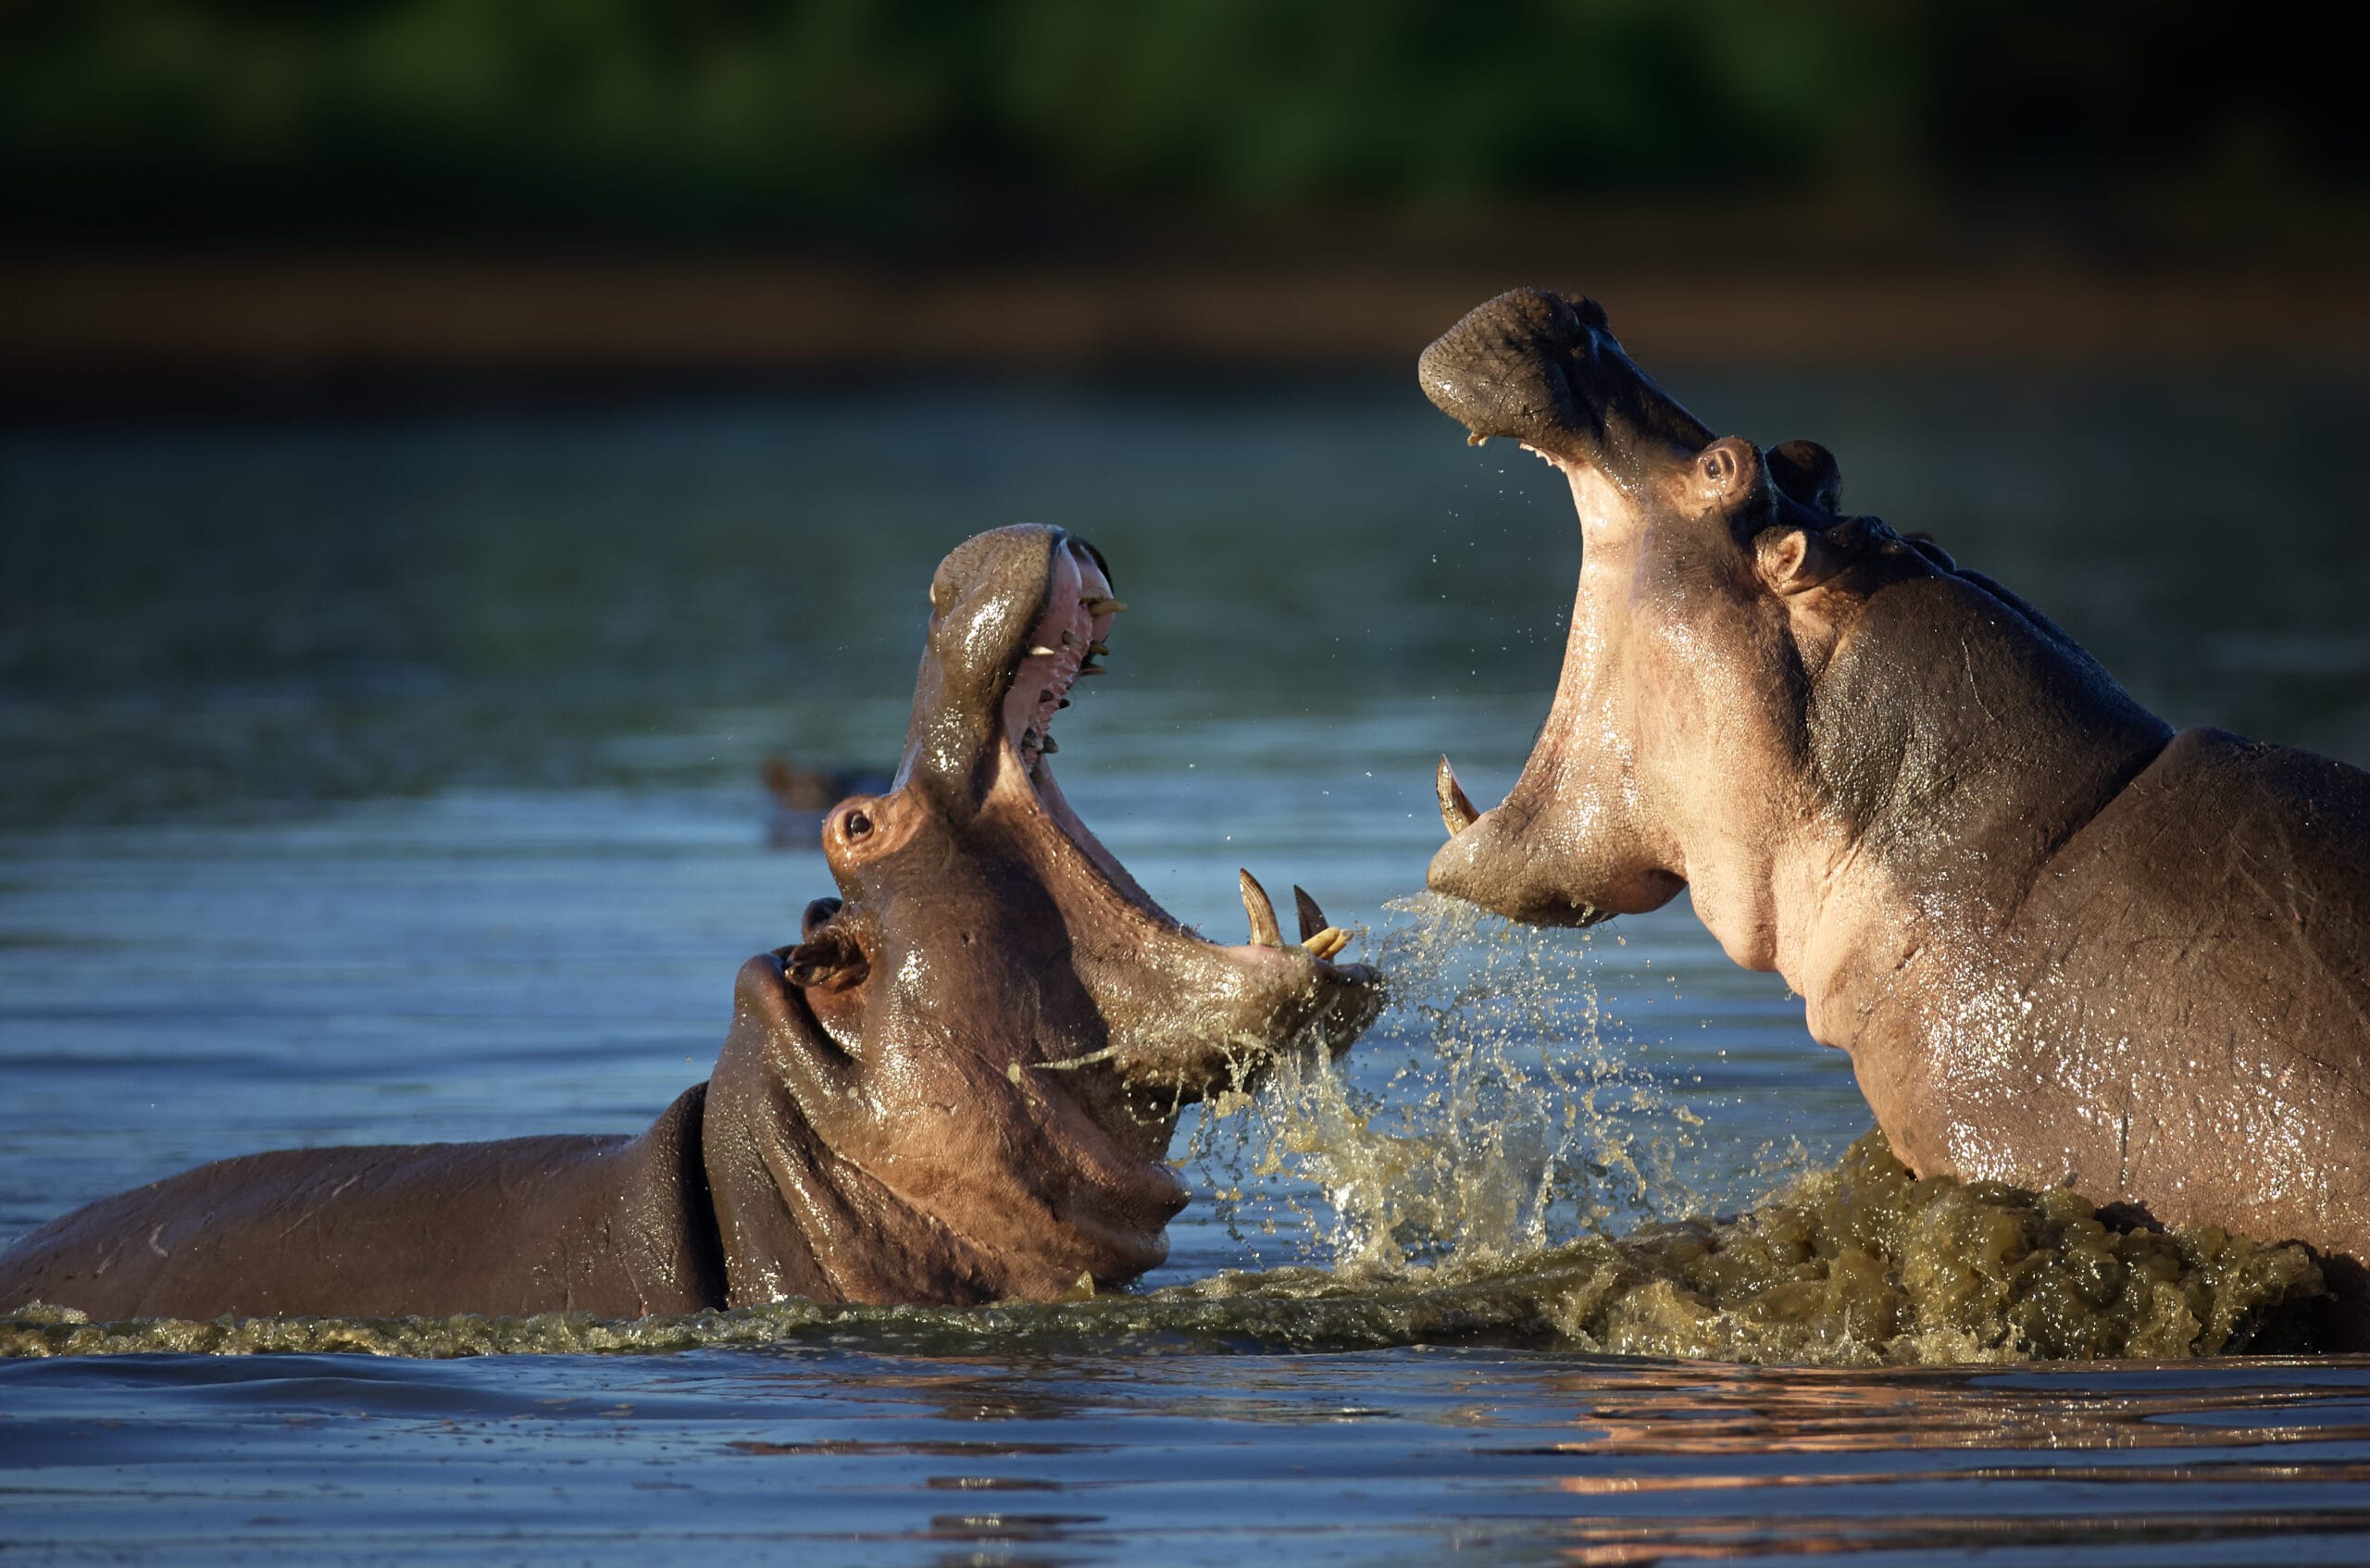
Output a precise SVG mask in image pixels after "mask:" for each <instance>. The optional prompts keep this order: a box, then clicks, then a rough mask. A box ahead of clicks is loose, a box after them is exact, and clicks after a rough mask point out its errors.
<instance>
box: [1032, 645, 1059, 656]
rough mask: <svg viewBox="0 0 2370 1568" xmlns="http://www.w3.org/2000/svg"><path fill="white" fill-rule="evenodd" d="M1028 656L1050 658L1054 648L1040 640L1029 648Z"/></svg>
mask: <svg viewBox="0 0 2370 1568" xmlns="http://www.w3.org/2000/svg"><path fill="white" fill-rule="evenodd" d="M1053 656H1054V650H1053V649H1051V648H1048V647H1046V646H1045V645H1044V644H1043V643H1042V642H1040V643H1039V644H1037V646H1035V647H1033V648H1031V649H1029V657H1030V658H1032V659H1050V658H1052V657H1053Z"/></svg>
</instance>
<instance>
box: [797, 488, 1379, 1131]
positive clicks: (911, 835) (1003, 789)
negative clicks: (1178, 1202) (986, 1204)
mask: <svg viewBox="0 0 2370 1568" xmlns="http://www.w3.org/2000/svg"><path fill="white" fill-rule="evenodd" d="M931 604H932V607H933V610H934V612H935V614H934V615H933V616H932V619H931V628H930V639H929V651H928V653H926V654H925V656H924V659H923V662H922V668H921V672H920V678H919V680H918V682H917V691H916V695H915V706H914V715H913V722H912V725H911V728H910V729H909V731H908V737H907V743H906V750H905V756H904V762H903V765H901V767H900V769H899V772H898V777H897V780H896V782H895V784H894V786H893V787H892V790H890V791H889V792H888V793H887V794H884V795H881V796H877V797H857V798H854V799H851V800H848V801H844V802H842V803H840V804H839V805H838V806H836V807H834V808H833V809H832V810H831V812H830V813H829V814H828V815H826V817H825V820H824V825H823V840H824V845H825V852H826V855H827V857H829V858H830V860H831V862H832V868H833V871H834V874H835V875H836V876H837V877H838V878H839V880H840V882H841V884H842V898H840V899H837V900H818V901H817V902H816V903H815V904H814V905H811V906H810V907H809V909H808V912H807V918H806V922H805V930H804V932H803V933H802V937H801V940H800V941H799V942H798V943H797V944H795V945H794V946H792V947H791V948H787V949H784V950H782V951H781V952H780V959H781V962H782V965H783V972H784V978H785V980H786V981H788V982H789V983H790V984H791V985H792V987H793V988H796V989H799V990H801V991H803V992H805V995H804V996H803V997H801V999H800V1001H801V1002H802V1003H803V1004H804V1005H805V1006H806V1007H807V1008H809V1009H810V1010H811V1011H812V1012H813V1014H815V1016H816V1017H817V1020H818V1021H819V1022H820V1023H821V1025H822V1026H823V1027H825V1028H826V1029H827V1030H829V1033H830V1034H831V1035H832V1037H833V1038H834V1039H836V1040H838V1041H839V1042H840V1043H841V1044H842V1046H843V1047H848V1048H850V1049H854V1048H855V1047H856V1045H857V1043H858V1041H859V1040H860V1039H861V1037H862V1035H863V1032H864V1019H865V1017H866V1015H867V1014H868V1013H869V1011H870V1008H869V1006H868V1005H865V1004H866V1003H868V1002H870V1000H871V999H869V998H866V997H863V996H862V995H860V994H859V988H860V986H861V983H862V982H863V981H864V980H865V979H866V978H867V977H868V976H870V975H871V974H872V973H873V972H874V970H875V969H876V968H877V966H878V965H879V962H880V959H881V957H882V951H883V949H884V948H886V947H893V946H895V945H897V944H896V937H897V935H898V934H899V933H901V932H903V931H904V930H905V929H907V928H909V927H917V928H918V929H920V930H923V931H929V930H937V931H941V932H943V931H945V930H946V929H947V928H948V927H950V926H960V927H964V928H963V929H961V930H960V931H959V932H956V933H954V940H955V943H956V945H958V946H966V947H976V946H978V945H979V942H980V941H981V940H983V939H984V940H988V941H989V942H990V944H991V947H992V950H993V951H999V952H1004V953H1007V954H1011V953H1015V952H1018V951H1021V950H1027V951H1029V952H1032V953H1035V952H1039V951H1040V950H1041V949H1046V947H1047V943H1048V942H1049V940H1050V941H1054V942H1056V943H1057V945H1058V948H1059V949H1060V950H1061V951H1052V950H1047V951H1045V952H1044V962H1045V963H1046V964H1050V965H1052V966H1054V967H1055V968H1058V967H1062V966H1067V967H1069V968H1071V969H1072V970H1074V971H1075V973H1076V975H1077V977H1078V978H1079V980H1080V981H1082V982H1083V987H1084V989H1085V991H1086V992H1087V993H1088V994H1087V996H1086V997H1085V998H1083V999H1080V1000H1083V1001H1085V1002H1089V1003H1091V1006H1089V1007H1088V1008H1087V1009H1085V1011H1086V1012H1087V1013H1089V1014H1091V1016H1092V1027H1088V1026H1087V1025H1086V1023H1085V1022H1084V1020H1082V1019H1080V1020H1074V1021H1073V1027H1070V1028H1066V1029H1064V1030H1062V1031H1061V1032H1062V1033H1063V1034H1064V1035H1066V1036H1067V1037H1069V1039H1068V1043H1070V1044H1076V1043H1079V1039H1078V1037H1079V1036H1080V1035H1085V1036H1092V1037H1099V1039H1098V1042H1097V1043H1095V1044H1094V1045H1093V1046H1092V1048H1091V1050H1090V1051H1087V1052H1077V1051H1070V1052H1066V1053H1065V1054H1063V1055H1061V1056H1058V1057H1054V1058H1048V1059H1046V1060H1043V1061H1040V1062H1037V1063H1034V1064H1030V1063H1028V1062H1025V1061H1024V1062H1019V1063H1017V1064H1011V1065H1017V1066H1019V1067H1021V1068H1023V1069H1026V1068H1029V1067H1030V1066H1036V1067H1045V1068H1053V1069H1055V1070H1070V1069H1072V1068H1074V1067H1075V1066H1078V1065H1081V1064H1086V1063H1085V1062H1082V1061H1081V1058H1085V1059H1090V1060H1091V1061H1093V1062H1109V1063H1112V1064H1116V1070H1117V1071H1118V1073H1119V1076H1120V1077H1121V1078H1122V1079H1123V1080H1125V1081H1126V1082H1127V1083H1128V1084H1129V1085H1130V1086H1132V1087H1138V1088H1157V1089H1161V1090H1163V1091H1165V1093H1166V1096H1167V1097H1168V1098H1169V1099H1170V1100H1171V1101H1172V1103H1176V1102H1182V1101H1191V1100H1194V1099H1199V1098H1201V1097H1202V1096H1203V1095H1204V1094H1206V1093H1208V1092H1210V1091H1211V1090H1212V1089H1216V1088H1217V1087H1221V1085H1222V1084H1223V1083H1225V1082H1226V1081H1229V1080H1240V1079H1241V1078H1242V1077H1243V1076H1245V1075H1246V1074H1248V1073H1250V1072H1253V1071H1255V1070H1256V1068H1257V1067H1258V1066H1260V1065H1261V1064H1264V1063H1265V1062H1266V1060H1267V1059H1268V1058H1270V1057H1272V1055H1273V1054H1274V1053H1275V1052H1277V1051H1278V1050H1279V1049H1282V1048H1284V1047H1285V1046H1287V1045H1289V1044H1291V1043H1293V1042H1296V1041H1309V1042H1316V1043H1321V1044H1323V1045H1324V1046H1325V1047H1326V1048H1327V1049H1328V1050H1329V1051H1331V1052H1336V1053H1338V1052H1341V1051H1342V1050H1345V1049H1347V1047H1348V1046H1349V1044H1350V1042H1351V1041H1352V1040H1353V1039H1355V1037H1356V1035H1357V1033H1358V1032H1359V1031H1360V1030H1361V1029H1363V1028H1364V1027H1365V1026H1366V1024H1367V1023H1368V1022H1370V1021H1371V1020H1372V1018H1373V1016H1374V1014H1375V1012H1376V1011H1377V1010H1378V1006H1379V1003H1380V994H1381V993H1380V984H1379V980H1378V977H1377V975H1376V973H1375V972H1374V970H1373V969H1371V968H1370V967H1368V966H1367V965H1365V964H1341V963H1339V962H1337V960H1338V959H1339V956H1340V954H1341V951H1342V950H1343V948H1345V947H1346V946H1347V945H1348V943H1349V941H1350V936H1349V933H1348V932H1346V931H1344V930H1342V929H1341V928H1340V927H1336V926H1333V925H1332V924H1330V923H1329V922H1328V920H1327V919H1326V917H1325V915H1324V912H1323V910H1322V909H1321V908H1320V907H1319V906H1318V904H1317V902H1316V900H1315V899H1314V898H1312V897H1311V896H1310V895H1309V894H1308V893H1307V892H1306V891H1305V890H1303V889H1300V888H1298V887H1295V888H1293V890H1292V893H1293V901H1294V905H1295V908H1294V915H1295V916H1296V921H1297V926H1298V929H1299V940H1297V941H1296V942H1287V941H1286V940H1285V938H1284V935H1283V932H1282V928H1281V927H1280V926H1279V922H1278V920H1277V916H1276V912H1275V907H1274V905H1273V904H1272V902H1270V901H1269V899H1268V896H1267V893H1266V890H1265V889H1264V888H1263V887H1262V886H1261V885H1260V883H1259V881H1258V880H1257V878H1255V877H1253V876H1252V874H1251V873H1250V872H1249V871H1248V870H1244V871H1242V872H1241V876H1240V883H1239V887H1240V891H1241V897H1242V902H1243V909H1244V913H1245V915H1246V916H1247V917H1248V919H1249V923H1250V940H1248V941H1247V942H1243V943H1240V944H1235V945H1231V946H1227V945H1221V944H1218V943H1216V942H1212V941H1210V940H1207V939H1205V938H1204V937H1203V936H1202V935H1201V934H1200V933H1199V932H1197V931H1195V930H1193V929H1192V928H1191V927H1187V926H1185V925H1183V924H1182V923H1180V922H1179V921H1178V920H1177V919H1176V918H1175V917H1174V916H1173V915H1170V914H1169V913H1168V912H1167V911H1166V910H1165V909H1163V908H1162V907H1161V906H1160V904H1159V903H1158V902H1156V901H1154V898H1153V897H1152V895H1151V894H1150V893H1148V892H1146V891H1145V890H1144V889H1143V887H1142V886H1141V884H1140V883H1138V882H1137V880H1136V879H1135V877H1132V876H1131V875H1129V872H1128V869H1127V868H1126V867H1125V866H1124V865H1121V864H1120V863H1119V860H1118V858H1117V857H1116V855H1114V854H1113V853H1112V852H1111V851H1110V850H1109V849H1108V848H1106V847H1105V846H1104V843H1103V842H1102V840H1100V839H1098V838H1096V837H1095V835H1094V833H1093V831H1092V830H1091V828H1088V827H1087V826H1086V824H1085V823H1084V822H1083V821H1082V820H1081V819H1080V818H1079V815H1078V813H1077V812H1076V810H1075V809H1073V808H1072V806H1071V805H1070V803H1069V802H1068V800H1067V799H1066V798H1065V796H1064V795H1063V793H1062V789H1061V785H1060V783H1059V782H1058V781H1057V780H1056V779H1055V778H1054V766H1053V763H1052V758H1053V757H1054V755H1055V754H1056V753H1059V751H1060V750H1061V747H1060V743H1059V742H1058V741H1057V740H1055V739H1054V728H1055V726H1056V723H1057V722H1058V720H1059V717H1060V716H1061V714H1062V713H1063V711H1064V710H1066V709H1067V708H1068V707H1069V706H1070V705H1071V703H1072V693H1073V691H1075V690H1076V689H1077V687H1078V686H1079V683H1080V682H1082V681H1085V680H1088V679H1090V678H1093V677H1096V676H1100V675H1102V674H1104V667H1105V666H1104V664H1103V663H1102V660H1103V659H1104V656H1106V655H1107V654H1109V653H1110V651H1111V645H1110V640H1111V638H1112V636H1113V628H1114V626H1115V624H1116V620H1117V617H1118V616H1119V615H1120V614H1121V613H1122V612H1123V611H1125V610H1126V609H1127V605H1126V604H1123V603H1122V602H1121V601H1120V600H1119V599H1118V598H1117V596H1116V594H1115V593H1114V592H1113V591H1112V586H1111V580H1110V575H1109V568H1108V566H1106V565H1105V564H1104V559H1103V557H1102V554H1100V552H1098V551H1096V550H1095V549H1094V547H1093V546H1092V545H1091V544H1089V543H1087V542H1086V541H1084V540H1081V539H1077V538H1074V537H1072V536H1070V535H1068V534H1066V533H1064V532H1063V531H1062V530H1059V529H1041V528H1018V529H999V530H996V531H995V532H993V533H989V534H983V535H980V536H979V537H978V538H976V539H974V540H972V541H967V543H966V544H965V545H964V546H962V547H961V548H960V549H958V550H957V551H956V552H955V553H954V554H953V555H951V556H949V557H948V559H947V562H946V563H945V564H944V565H943V566H941V568H940V570H939V574H938V577H937V579H936V580H935V581H934V583H933V585H932V589H931ZM892 862H895V863H901V864H904V865H906V867H907V869H908V870H909V871H910V869H913V868H917V867H919V866H927V867H928V872H927V883H928V885H926V886H912V887H911V888H910V890H908V884H907V883H906V878H905V877H903V876H901V877H897V878H896V880H895V882H893V883H891V882H889V881H887V879H886V878H885V877H883V876H882V873H883V872H885V871H886V870H887V868H888V866H889V865H890V864H891V863H892ZM909 899H910V900H911V901H912V902H911V906H910V908H907V907H904V905H905V902H906V901H907V900H909ZM961 915H976V916H978V917H979V926H983V927H990V929H988V930H981V929H979V928H977V927H973V926H972V925H971V924H970V923H969V922H968V921H967V920H965V919H962V918H959V916H961ZM937 945H938V946H939V947H940V948H944V947H945V945H946V944H945V943H944V942H939V943H938V944H937ZM931 961H932V963H933V964H935V965H936V966H937V967H938V968H940V969H941V970H943V969H944V968H945V966H946V963H947V960H946V958H945V957H944V956H943V955H940V956H934V957H933V958H932V960H931ZM1164 993H1166V994H1164ZM1007 1076H1009V1075H1007Z"/></svg>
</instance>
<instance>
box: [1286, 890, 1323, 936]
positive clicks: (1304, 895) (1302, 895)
mask: <svg viewBox="0 0 2370 1568" xmlns="http://www.w3.org/2000/svg"><path fill="white" fill-rule="evenodd" d="M1292 905H1293V907H1294V908H1295V909H1297V910H1298V911H1299V912H1300V940H1302V941H1303V942H1306V941H1307V940H1308V939H1309V938H1311V937H1313V936H1315V935H1316V933H1317V932H1319V931H1322V930H1324V929H1325V928H1326V927H1328V926H1329V925H1331V924H1332V922H1331V921H1329V920H1328V919H1326V918H1325V912H1324V911H1323V910H1321V909H1319V908H1317V907H1316V900H1315V899H1313V898H1310V897H1309V896H1308V890H1307V889H1306V888H1304V887H1302V886H1300V885H1299V884H1298V883H1294V884H1293V885H1292Z"/></svg>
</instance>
